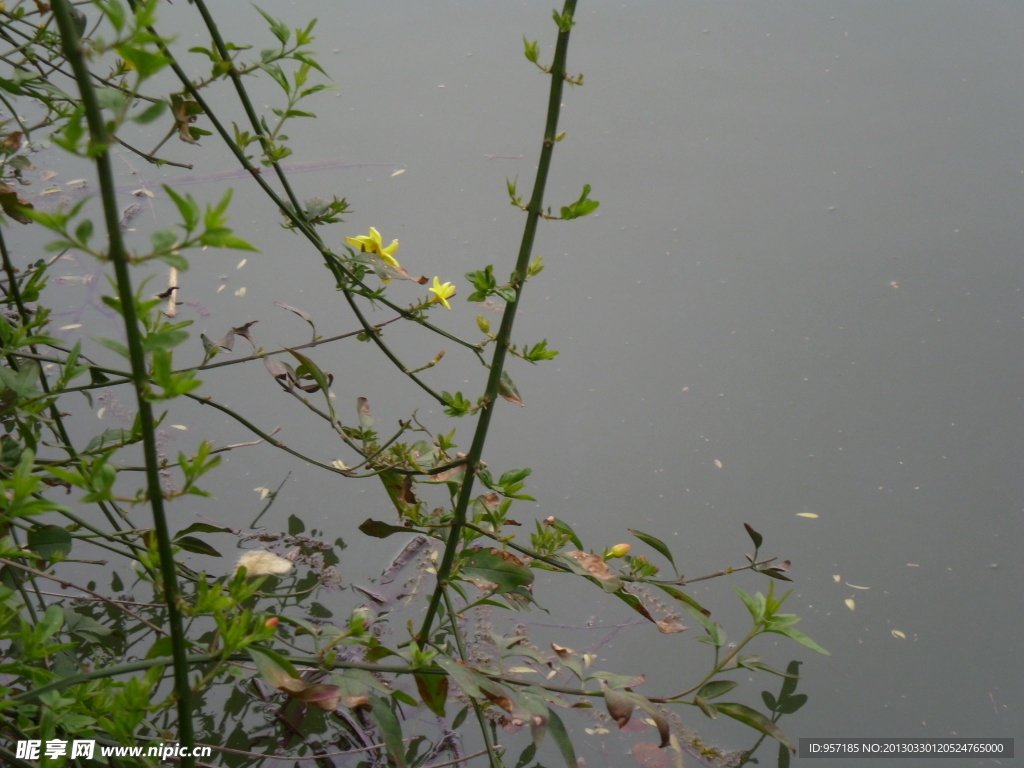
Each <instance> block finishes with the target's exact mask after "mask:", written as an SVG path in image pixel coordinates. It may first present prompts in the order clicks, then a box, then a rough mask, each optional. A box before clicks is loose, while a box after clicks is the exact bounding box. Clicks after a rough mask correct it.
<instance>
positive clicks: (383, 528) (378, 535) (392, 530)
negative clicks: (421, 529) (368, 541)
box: [359, 517, 412, 539]
mask: <svg viewBox="0 0 1024 768" xmlns="http://www.w3.org/2000/svg"><path fill="white" fill-rule="evenodd" d="M359 530H360V531H362V532H363V533H365V534H366V535H367V536H373V538H375V539H386V538H387V537H388V536H394V535H395V534H396V533H411V532H412V531H410V530H409V529H408V528H402V527H401V526H398V525H390V524H389V523H382V522H381V521H380V520H374V519H372V518H369V517H368V518H366V520H364V521H363V522H362V524H361V525H360V526H359Z"/></svg>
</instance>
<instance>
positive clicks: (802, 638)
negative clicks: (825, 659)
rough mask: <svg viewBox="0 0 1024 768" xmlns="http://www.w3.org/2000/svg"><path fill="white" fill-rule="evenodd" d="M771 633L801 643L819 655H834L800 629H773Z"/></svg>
mask: <svg viewBox="0 0 1024 768" xmlns="http://www.w3.org/2000/svg"><path fill="white" fill-rule="evenodd" d="M769 632H775V633H777V634H780V635H785V636H786V637H790V638H792V639H794V640H796V641H797V642H798V643H800V645H803V646H806V647H808V648H810V649H811V650H812V651H817V652H818V653H823V654H825V655H826V656H831V655H832V654H831V653H829V652H828V651H826V650H825V649H824V648H822V647H821V646H820V645H818V644H817V643H816V642H814V641H813V640H811V638H809V637H808V636H807V635H805V634H804V633H803V632H801V631H800V630H799V629H793V627H783V628H782V629H771V630H769Z"/></svg>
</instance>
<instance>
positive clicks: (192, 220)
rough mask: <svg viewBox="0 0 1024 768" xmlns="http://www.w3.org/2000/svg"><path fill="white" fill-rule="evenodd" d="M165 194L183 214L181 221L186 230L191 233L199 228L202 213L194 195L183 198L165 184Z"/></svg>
mask: <svg viewBox="0 0 1024 768" xmlns="http://www.w3.org/2000/svg"><path fill="white" fill-rule="evenodd" d="M164 192H166V193H167V195H168V196H169V197H170V198H171V200H173V201H174V204H175V205H176V206H178V213H180V214H181V219H182V221H183V222H184V224H185V229H186V230H188V231H189V232H191V231H192V230H194V229H195V228H196V227H198V226H199V219H200V216H201V212H200V210H199V203H197V202H196V201H195V199H193V197H192V195H186V196H185V197H182V196H181V195H179V194H178V193H177V192H175V191H174V189H173V188H171V187H169V186H167V185H166V184H164Z"/></svg>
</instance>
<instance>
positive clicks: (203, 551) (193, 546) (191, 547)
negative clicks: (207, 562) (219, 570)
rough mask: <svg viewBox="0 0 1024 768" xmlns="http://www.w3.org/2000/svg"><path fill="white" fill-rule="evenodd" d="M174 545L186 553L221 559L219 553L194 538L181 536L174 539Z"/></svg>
mask: <svg viewBox="0 0 1024 768" xmlns="http://www.w3.org/2000/svg"><path fill="white" fill-rule="evenodd" d="M174 543H175V544H177V545H178V546H179V547H181V548H182V549H184V550H185V551H186V552H195V553H196V554H197V555H209V556H210V557H221V554H220V552H218V551H217V550H216V549H214V548H213V547H211V546H210V545H209V544H207V543H206V542H205V541H203V540H202V539H199V538H196V537H195V536H182V537H180V538H177V539H175V540H174Z"/></svg>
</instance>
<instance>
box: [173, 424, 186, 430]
mask: <svg viewBox="0 0 1024 768" xmlns="http://www.w3.org/2000/svg"><path fill="white" fill-rule="evenodd" d="M171 426H172V427H174V428H175V429H180V430H181V431H182V432H185V431H187V430H188V427H186V426H185V425H184V424H171Z"/></svg>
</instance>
